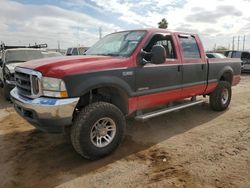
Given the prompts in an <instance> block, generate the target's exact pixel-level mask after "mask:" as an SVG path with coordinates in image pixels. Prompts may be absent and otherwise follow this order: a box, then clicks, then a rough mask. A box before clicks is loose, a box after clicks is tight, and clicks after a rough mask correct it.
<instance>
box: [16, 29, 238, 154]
mask: <svg viewBox="0 0 250 188" xmlns="http://www.w3.org/2000/svg"><path fill="white" fill-rule="evenodd" d="M240 63H241V62H240V60H238V59H227V58H225V59H207V58H206V54H205V52H204V49H203V46H202V43H201V41H200V39H199V37H198V36H197V35H196V34H190V33H180V32H170V31H168V30H163V29H141V30H130V31H122V32H116V33H113V34H110V35H107V36H106V37H104V38H103V39H101V40H100V41H98V42H97V43H96V44H95V45H94V46H93V47H91V48H90V49H89V50H88V51H87V52H86V55H85V56H70V57H60V58H49V59H40V60H34V61H30V62H27V63H24V64H22V65H19V67H17V68H16V69H15V81H16V87H15V88H14V89H13V90H12V91H11V98H12V101H13V103H14V106H15V109H16V111H17V112H18V113H19V114H20V115H21V116H22V117H23V118H25V119H26V120H27V121H28V122H30V123H31V124H32V125H34V126H35V127H37V128H38V129H40V130H43V131H46V132H51V133H60V132H63V131H64V129H65V127H70V130H71V133H70V134H71V140H72V144H73V146H74V148H75V150H76V151H77V152H78V153H79V154H81V155H82V156H83V157H85V158H88V159H97V158H100V157H103V156H105V155H108V154H109V153H111V152H112V151H114V150H115V149H116V148H117V146H118V145H119V144H120V143H121V141H122V139H123V137H124V134H125V127H126V121H125V119H126V118H127V117H135V119H137V120H146V119H148V118H151V117H155V116H157V115H161V114H164V113H168V112H171V111H174V110H179V109H182V108H186V107H189V106H193V105H196V104H200V103H201V102H203V101H202V100H197V99H196V96H199V95H203V96H206V95H208V96H209V97H210V105H211V108H212V109H213V110H217V111H221V110H225V109H226V108H227V107H228V105H229V103H230V100H231V94H232V92H231V86H234V85H236V84H237V83H239V81H240V70H241V64H240ZM184 99H185V100H184ZM189 99H190V100H189ZM176 101H178V105H177V104H175V102H176ZM180 101H181V103H180ZM158 107H159V108H158ZM160 107H161V108H160Z"/></svg>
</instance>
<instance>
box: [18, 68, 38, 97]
mask: <svg viewBox="0 0 250 188" xmlns="http://www.w3.org/2000/svg"><path fill="white" fill-rule="evenodd" d="M41 77H42V75H41V73H40V72H37V71H33V70H30V69H25V68H20V67H17V68H16V69H15V81H16V87H17V89H18V93H19V94H20V95H23V96H26V97H30V98H36V97H39V96H41Z"/></svg>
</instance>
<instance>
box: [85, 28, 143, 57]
mask: <svg viewBox="0 0 250 188" xmlns="http://www.w3.org/2000/svg"><path fill="white" fill-rule="evenodd" d="M145 33H146V32H145V31H125V32H119V33H113V34H110V35H107V36H106V37H104V38H103V39H101V40H100V41H98V42H97V43H96V44H95V45H94V46H92V47H91V48H90V49H89V50H87V51H86V52H85V54H86V55H104V56H124V57H126V56H130V55H131V54H132V53H133V51H134V50H135V48H136V47H137V45H138V43H139V42H140V41H141V39H142V38H143V36H144V35H145Z"/></svg>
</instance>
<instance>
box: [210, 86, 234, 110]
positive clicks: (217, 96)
mask: <svg viewBox="0 0 250 188" xmlns="http://www.w3.org/2000/svg"><path fill="white" fill-rule="evenodd" d="M231 96H232V90H231V84H230V83H229V82H226V81H220V82H219V83H218V86H217V88H216V89H215V90H214V91H213V92H212V93H211V94H210V98H209V103H210V106H211V108H212V109H213V110H216V111H223V110H225V109H227V108H228V106H229V104H230V101H231Z"/></svg>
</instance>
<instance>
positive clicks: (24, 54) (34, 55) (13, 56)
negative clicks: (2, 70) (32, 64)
mask: <svg viewBox="0 0 250 188" xmlns="http://www.w3.org/2000/svg"><path fill="white" fill-rule="evenodd" d="M40 58H43V54H42V52H41V51H39V50H13V51H7V52H6V54H5V61H6V63H7V64H9V63H19V62H20V63H21V62H25V61H30V60H33V59H40Z"/></svg>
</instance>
